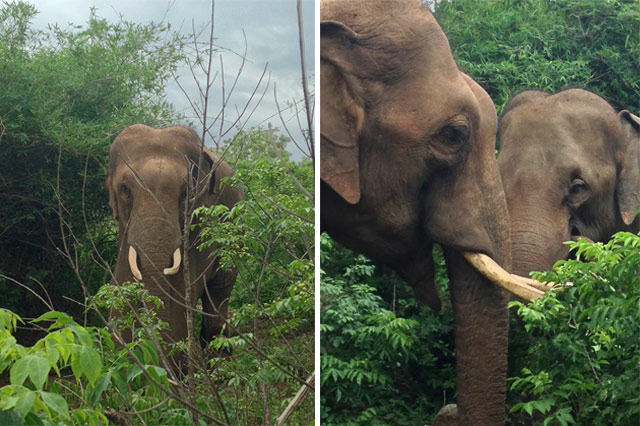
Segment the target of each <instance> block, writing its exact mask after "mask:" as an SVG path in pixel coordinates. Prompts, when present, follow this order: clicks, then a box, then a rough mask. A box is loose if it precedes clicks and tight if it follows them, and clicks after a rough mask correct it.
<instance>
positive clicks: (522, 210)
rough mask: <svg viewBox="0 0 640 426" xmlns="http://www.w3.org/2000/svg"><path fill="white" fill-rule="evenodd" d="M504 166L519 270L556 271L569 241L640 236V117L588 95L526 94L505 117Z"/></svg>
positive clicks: (501, 157)
mask: <svg viewBox="0 0 640 426" xmlns="http://www.w3.org/2000/svg"><path fill="white" fill-rule="evenodd" d="M498 140H499V144H500V154H499V156H498V166H499V168H500V173H501V175H502V180H503V185H504V189H505V194H506V197H507V206H508V209H509V217H510V219H511V242H512V259H513V272H514V273H516V274H519V275H523V276H528V275H529V272H531V271H544V270H549V269H551V267H552V266H553V264H554V263H555V262H556V261H557V260H560V259H566V258H567V257H568V256H569V248H568V247H567V245H565V244H562V243H563V242H564V241H568V240H576V239H578V238H585V239H587V240H592V241H607V240H608V239H609V238H610V237H611V236H612V235H613V234H614V233H615V232H617V231H631V232H634V233H635V232H638V229H639V227H640V226H639V224H640V219H638V217H637V216H636V217H634V213H635V212H636V210H638V209H640V167H639V164H640V156H639V155H640V150H639V148H638V146H639V144H640V119H639V118H638V117H636V116H634V115H633V114H631V113H630V112H629V111H627V110H623V111H620V112H616V111H615V110H614V108H613V107H612V106H611V105H609V103H607V101H605V100H604V99H602V98H601V97H600V96H598V95H596V94H595V93H592V92H589V91H587V90H583V89H576V88H574V89H567V90H563V91H560V92H557V93H555V94H551V93H547V92H543V91H540V90H526V91H523V92H521V93H519V94H518V95H516V96H515V97H513V98H512V99H511V100H510V101H509V102H508V103H507V105H506V106H505V108H504V112H503V113H502V116H501V119H500V124H499V134H498Z"/></svg>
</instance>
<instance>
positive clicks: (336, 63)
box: [320, 21, 364, 204]
mask: <svg viewBox="0 0 640 426" xmlns="http://www.w3.org/2000/svg"><path fill="white" fill-rule="evenodd" d="M320 33H321V38H320V40H321V41H320V60H321V65H320V79H321V80H320V177H321V178H322V180H323V181H325V182H326V183H327V184H328V185H329V186H330V187H331V188H332V189H333V190H334V191H336V192H337V193H338V194H339V195H340V196H341V197H342V198H344V200H345V201H347V202H348V203H351V204H356V203H358V201H360V168H359V165H358V155H359V154H358V153H359V149H358V139H359V137H360V131H361V129H362V122H363V120H364V110H363V108H362V107H361V106H360V105H359V104H358V102H356V100H355V98H354V96H353V87H350V84H349V80H348V78H347V74H349V69H350V68H351V63H350V59H351V57H352V52H351V50H352V49H353V46H354V43H355V39H356V34H355V33H354V32H353V31H351V30H350V29H349V28H347V27H346V26H344V25H343V24H341V23H339V22H334V21H323V22H322V23H321V24H320Z"/></svg>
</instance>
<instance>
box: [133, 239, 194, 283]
mask: <svg viewBox="0 0 640 426" xmlns="http://www.w3.org/2000/svg"><path fill="white" fill-rule="evenodd" d="M127 259H128V260H129V269H130V270H131V274H132V275H133V276H134V277H135V278H136V279H137V280H138V281H142V272H140V268H139V266H138V252H137V251H136V249H135V248H134V247H133V246H129V255H128V257H127ZM171 263H172V265H171V266H170V267H169V268H164V269H163V270H162V273H163V274H164V275H175V274H177V273H178V271H179V270H180V264H181V263H182V254H181V253H180V248H179V247H178V248H177V249H176V250H175V251H174V252H173V256H172V258H171Z"/></svg>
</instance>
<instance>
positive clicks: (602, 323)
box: [510, 232, 640, 425]
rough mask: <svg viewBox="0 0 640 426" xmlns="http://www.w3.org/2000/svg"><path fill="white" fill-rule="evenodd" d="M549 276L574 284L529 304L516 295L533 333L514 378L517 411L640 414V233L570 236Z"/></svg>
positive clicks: (563, 420)
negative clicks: (602, 239) (568, 252)
mask: <svg viewBox="0 0 640 426" xmlns="http://www.w3.org/2000/svg"><path fill="white" fill-rule="evenodd" d="M569 245H570V246H571V248H572V250H575V251H576V256H578V258H579V260H566V261H559V262H557V263H556V265H555V266H554V271H553V272H545V273H542V274H536V278H538V279H540V280H543V281H553V282H555V283H558V284H564V283H572V286H571V287H563V288H561V289H560V290H558V291H552V292H548V293H547V294H546V295H545V296H543V297H542V298H540V299H538V300H536V301H534V302H532V303H531V304H528V305H525V304H523V303H521V302H512V305H513V306H515V307H517V308H518V314H519V315H520V317H521V318H522V319H523V321H524V324H525V325H524V328H525V330H526V332H527V333H528V334H529V335H530V336H531V337H532V339H531V340H530V346H529V347H528V356H527V358H526V362H525V363H524V364H525V365H526V367H522V369H521V374H520V375H519V376H517V377H512V378H511V379H510V382H511V391H512V398H513V399H514V400H516V403H515V404H514V405H513V407H512V408H511V412H512V413H527V414H528V415H529V416H533V418H534V419H535V420H536V422H535V424H544V425H547V424H554V425H555V424H560V425H566V424H590V425H614V424H615V425H622V424H632V423H634V422H636V421H637V420H638V418H639V416H640V395H639V394H638V388H640V374H639V373H638V371H639V370H638V367H639V366H640V324H639V323H638V318H640V234H638V235H634V234H631V233H626V232H621V233H618V234H616V235H614V237H613V238H612V240H611V241H609V242H608V243H588V242H585V241H582V240H580V241H578V242H576V243H569Z"/></svg>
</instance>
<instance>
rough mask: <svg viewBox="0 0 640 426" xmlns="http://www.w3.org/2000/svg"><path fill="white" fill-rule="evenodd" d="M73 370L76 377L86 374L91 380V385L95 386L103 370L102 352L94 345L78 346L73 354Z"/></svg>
mask: <svg viewBox="0 0 640 426" xmlns="http://www.w3.org/2000/svg"><path fill="white" fill-rule="evenodd" d="M71 370H72V371H73V374H74V376H76V379H80V378H81V376H82V375H84V376H86V377H87V379H88V380H89V385H91V386H93V385H94V383H95V381H96V380H97V379H98V377H100V372H101V370H102V361H101V359H100V354H99V353H98V351H96V350H95V349H93V348H92V347H87V346H76V347H75V348H74V350H73V354H72V356H71Z"/></svg>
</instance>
